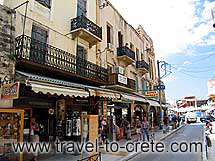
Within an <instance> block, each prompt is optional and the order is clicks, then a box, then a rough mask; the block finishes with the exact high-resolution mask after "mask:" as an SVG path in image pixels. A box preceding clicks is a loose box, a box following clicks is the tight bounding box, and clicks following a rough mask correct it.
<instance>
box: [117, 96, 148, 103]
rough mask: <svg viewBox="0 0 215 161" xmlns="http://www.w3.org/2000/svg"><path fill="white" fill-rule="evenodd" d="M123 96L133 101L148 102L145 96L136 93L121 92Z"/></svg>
mask: <svg viewBox="0 0 215 161" xmlns="http://www.w3.org/2000/svg"><path fill="white" fill-rule="evenodd" d="M121 95H122V97H123V98H124V99H127V100H131V101H139V102H144V103H147V100H146V99H145V98H143V97H140V96H136V95H128V94H121Z"/></svg>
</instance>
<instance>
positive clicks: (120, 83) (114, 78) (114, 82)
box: [109, 73, 136, 90]
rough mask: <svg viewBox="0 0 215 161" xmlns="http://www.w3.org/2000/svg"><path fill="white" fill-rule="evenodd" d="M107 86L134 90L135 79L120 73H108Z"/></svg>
mask: <svg viewBox="0 0 215 161" xmlns="http://www.w3.org/2000/svg"><path fill="white" fill-rule="evenodd" d="M109 87H110V88H111V87H113V88H114V89H119V90H127V89H130V90H135V87H136V81H135V80H133V79H130V78H127V77H125V76H122V75H121V74H117V73H111V74H110V75H109Z"/></svg>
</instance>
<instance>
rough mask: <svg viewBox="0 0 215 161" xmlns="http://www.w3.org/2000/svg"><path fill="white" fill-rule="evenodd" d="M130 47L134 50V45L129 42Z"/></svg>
mask: <svg viewBox="0 0 215 161" xmlns="http://www.w3.org/2000/svg"><path fill="white" fill-rule="evenodd" d="M130 49H131V50H132V51H134V45H133V44H132V43H131V42H130Z"/></svg>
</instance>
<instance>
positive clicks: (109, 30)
mask: <svg viewBox="0 0 215 161" xmlns="http://www.w3.org/2000/svg"><path fill="white" fill-rule="evenodd" d="M107 43H108V44H109V43H110V44H113V28H112V27H111V26H110V25H107Z"/></svg>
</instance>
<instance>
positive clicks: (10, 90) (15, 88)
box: [1, 82, 20, 100]
mask: <svg viewBox="0 0 215 161" xmlns="http://www.w3.org/2000/svg"><path fill="white" fill-rule="evenodd" d="M19 87H20V83H19V82H16V83H10V84H4V85H2V87H1V99H4V100H11V99H18V98H19Z"/></svg>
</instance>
